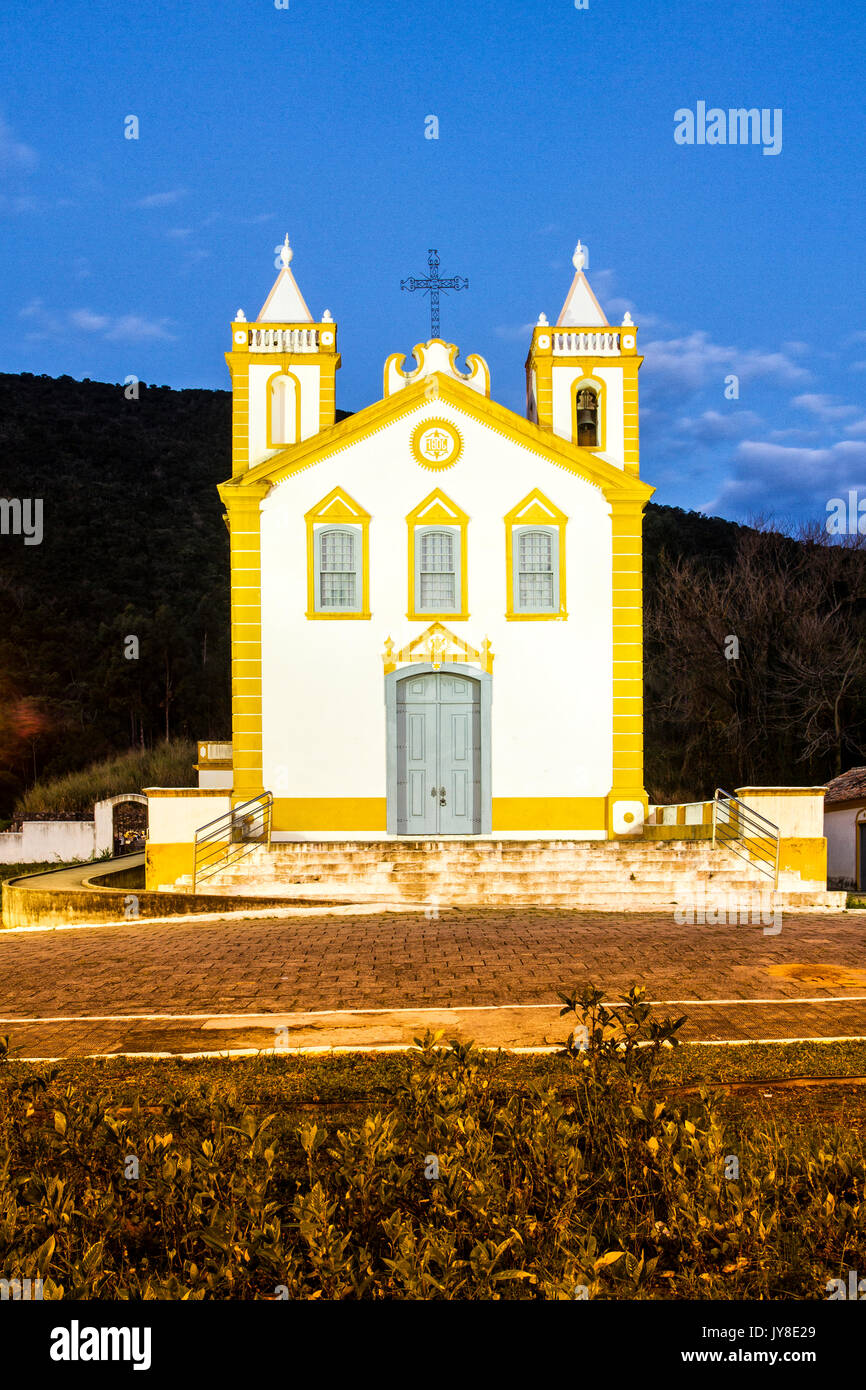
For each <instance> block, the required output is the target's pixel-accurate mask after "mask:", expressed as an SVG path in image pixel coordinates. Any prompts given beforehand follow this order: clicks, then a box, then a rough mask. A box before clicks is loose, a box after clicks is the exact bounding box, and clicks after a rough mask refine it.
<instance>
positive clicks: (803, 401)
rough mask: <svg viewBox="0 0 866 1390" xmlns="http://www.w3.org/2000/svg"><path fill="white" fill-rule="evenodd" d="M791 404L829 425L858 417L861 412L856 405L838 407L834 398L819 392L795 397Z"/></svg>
mask: <svg viewBox="0 0 866 1390" xmlns="http://www.w3.org/2000/svg"><path fill="white" fill-rule="evenodd" d="M791 404H792V405H796V406H799V407H800V408H801V409H802V410H808V411H809V413H810V414H811V415H817V417H818V419H819V420H821V421H823V422H824V424H828V425H829V424H835V423H836V422H837V421H839V420H844V419H845V417H846V415H857V414H859V410H860V407H859V406H856V405H837V404H836V403H835V398H834V397H833V396H825V395H823V394H821V392H817V391H816V392H807V393H806V394H805V395H803V396H795V397H794V399H793V401H792V402H791Z"/></svg>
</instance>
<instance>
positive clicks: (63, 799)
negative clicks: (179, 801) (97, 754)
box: [15, 740, 197, 818]
mask: <svg viewBox="0 0 866 1390" xmlns="http://www.w3.org/2000/svg"><path fill="white" fill-rule="evenodd" d="M196 753H197V748H196V744H195V743H193V742H191V741H190V740H175V741H174V742H172V743H160V744H158V745H157V746H156V747H155V748H133V749H130V751H129V752H128V753H119V754H117V755H116V756H115V757H112V758H105V759H104V760H103V761H102V762H98V763H91V765H90V767H85V768H82V770H81V771H80V772H68V773H66V775H65V776H63V777H57V778H54V779H53V780H52V781H50V782H37V783H36V785H35V786H33V787H31V788H30V789H29V790H28V791H26V792H25V793H24V795H23V796H22V797H20V798H19V800H18V802H17V804H16V807H15V815H16V816H17V817H22V816H24V817H26V816H38V815H50V814H54V815H60V816H73V815H79V816H82V817H85V818H90V817H92V816H93V803H94V802H95V801H104V800H105V799H106V798H107V797H110V796H120V795H121V793H122V792H140V791H141V789H142V788H143V787H193V786H195V785H196V772H195V760H196Z"/></svg>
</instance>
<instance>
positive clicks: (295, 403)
mask: <svg viewBox="0 0 866 1390" xmlns="http://www.w3.org/2000/svg"><path fill="white" fill-rule="evenodd" d="M300 404H301V401H300V387H299V384H298V379H297V377H294V376H292V375H291V374H290V373H282V374H281V375H280V376H276V377H274V378H273V379H272V380H271V386H270V401H269V403H268V411H269V414H268V424H269V429H268V435H269V438H268V446H269V448H277V447H278V446H279V445H284V444H297V442H298V440H299V438H300Z"/></svg>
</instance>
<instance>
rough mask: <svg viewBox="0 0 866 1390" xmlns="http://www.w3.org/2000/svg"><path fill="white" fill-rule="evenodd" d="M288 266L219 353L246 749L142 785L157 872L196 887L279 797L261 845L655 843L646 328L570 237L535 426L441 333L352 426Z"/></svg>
mask: <svg viewBox="0 0 866 1390" xmlns="http://www.w3.org/2000/svg"><path fill="white" fill-rule="evenodd" d="M431 254H433V253H431ZM291 261H292V251H291V249H290V247H289V239H288V237H287V238H286V241H285V244H284V246H283V247H282V248H281V251H280V263H281V264H280V270H279V274H278V275H277V278H276V281H275V283H274V284H273V286H272V288H271V290H270V292H269V294H268V295H267V297H266V298H265V301H264V304H263V305H262V308H261V310H260V312H259V313H258V314H257V315H256V317H255V319H254V320H247V318H246V317H245V315H244V313H243V312H242V310H238V312H237V315H236V316H235V319H234V322H233V323H232V325H231V349H230V351H229V352H227V353H226V360H227V363H228V367H229V372H230V374H231V382H232V397H233V412H232V476H231V478H230V479H228V480H227V481H226V482H225V483H223V484H222V486H221V487H220V489H219V493H220V497H221V499H222V502H223V504H224V508H225V521H226V524H227V526H228V530H229V535H230V538H231V625H232V628H231V647H232V737H231V746H230V747H229V746H228V745H219V746H216V747H217V752H218V754H219V755H220V756H219V758H218V759H217V760H216V761H214V760H213V758H211V759H207V758H205V756H204V755H205V752H206V746H205V745H201V746H200V754H201V757H202V758H203V759H204V761H200V763H199V787H198V788H191V789H188V790H185V791H179V792H172V790H171V789H158V788H156V789H148V798H149V800H150V806H151V811H150V815H151V837H150V841H149V845H148V876H147V881H148V886H150V887H160V886H161V887H165V886H171V885H173V884H175V883H176V884H178V885H182V884H184V883H186V884H187V885H189V883H190V882H192V884H193V886H194V885H195V868H194V866H193V862H192V860H193V856H194V855H196V857H197V856H198V851H196V850H195V849H194V844H193V842H194V841H195V839H196V831H197V830H198V831H199V836H198V838H199V839H201V838H202V833H203V832H202V830H201V827H205V826H206V825H207V824H209V823H210V822H212V821H213V822H214V823H216V821H217V820H218V818H219V816H220V815H224V814H225V813H227V812H228V811H229V809H230V808H239V807H242V806H243V805H244V804H245V803H248V802H250V801H252V800H253V799H254V798H257V797H263V796H264V797H265V798H266V800H267V802H268V809H269V827H268V830H269V842H270V843H274V842H277V843H278V842H280V841H291V842H298V841H310V842H323V841H329V842H333V841H354V842H358V841H370V840H378V841H387V840H388V839H389V838H394V837H422V838H423V839H424V840H436V839H442V840H447V839H448V838H449V837H451V838H453V837H456V838H459V839H465V838H467V837H473V838H475V839H478V840H483V839H484V838H485V837H486V838H487V839H496V840H500V841H501V840H508V841H511V840H521V839H522V840H536V841H538V840H548V841H553V840H556V841H560V840H568V841H569V842H571V841H577V840H585V841H591V840H611V839H617V838H630V837H635V836H638V837H639V836H640V835H641V834H642V831H643V828H644V824H645V821H646V815H647V796H646V792H645V790H644V783H643V715H642V700H643V681H642V591H641V571H642V558H641V525H642V513H643V508H644V506H645V505H646V502H647V500H648V498H649V497H650V496H651V495H652V491H653V489H652V488H651V487H649V486H648V484H646V483H645V482H643V481H641V478H640V472H639V438H638V370H639V368H640V365H641V361H642V358H641V357H640V356H639V354H638V350H637V328H636V326H635V325H634V324H633V323H632V321H631V318H630V316H629V315H628V314H626V315H625V318H624V321H623V322H622V323H621V324H615V325H612V324H610V323H608V321H607V318H606V316H605V313H604V311H603V309H602V308H601V306H600V304H599V302H598V300H597V299H596V297H595V295H594V293H593V291H592V289H591V287H590V284H589V282H588V280H587V277H586V273H585V269H584V262H585V252H584V250H583V248H582V247H581V246H580V244H579V243H578V247H577V250H576V252H575V255H574V258H573V261H574V277H573V280H572V282H571V285H570V287H565V286H564V287H563V288H564V289H566V288H567V293H566V294H565V300H564V303H563V306H562V309H561V311H560V313H559V316H558V318H557V319H556V321H555V322H554V323H553V324H551V323H549V322H548V319H547V317H546V315H545V314H543V313H542V314H539V316H538V322H537V324H536V325H535V327H534V328H533V329H532V331H531V338H530V340H529V342H528V351H527V356H526V413H525V415H518V414H516V413H515V412H514V411H512V410H509V409H507V408H506V407H505V406H502V405H500V404H498V403H497V402H496V401H495V400H494V399H493V398H492V396H491V381H490V372H489V370H488V366H487V363H486V362H485V360H484V358H483V357H481V356H479V355H477V354H475V353H470V355H468V356H467V357H466V358H465V359H464V360H463V362H462V364H461V360H460V349H459V348H458V347H457V346H456V345H454V344H452V343H447V342H444V341H443V340H442V339H440V338H432V339H430V340H429V341H427V342H424V343H419V344H418V345H417V346H416V347H415V348H414V349H413V352H412V357H411V359H409V360H408V361H407V359H406V357H405V355H404V354H403V353H400V352H394V353H392V354H391V356H389V357H388V359H387V361H385V362H384V364H383V377H382V396H381V399H380V400H376V401H374V402H373V403H372V404H370V405H368V406H367V407H366V408H364V409H362V410H359V411H357V412H356V413H354V414H351V415H344V414H343V412H338V411H337V410H336V392H335V381H336V374H337V369H338V368H339V366H340V354H339V351H338V328H337V323H336V322H335V321H334V319H333V318H332V316H331V314H330V312H329V311H328V310H327V309H325V310H324V311H323V312H322V313H321V315H320V316H319V317H318V318H315V319H314V317H313V315H312V313H311V312H310V309H309V308H308V306H307V303H306V300H305V299H304V296H303V294H302V293H301V290H300V288H299V286H298V283H297V281H296V279H295V276H294V275H293V273H292V268H291ZM437 264H438V262H437ZM472 346H474V345H472ZM338 415H339V416H340V418H338ZM210 747H211V749H213V747H214V746H210ZM232 825H233V826H234V821H232ZM208 834H210V832H205V833H204V837H205V839H207V836H208ZM214 835H215V836H216V832H214ZM190 872H192V874H193V878H192V880H190V877H189V875H190Z"/></svg>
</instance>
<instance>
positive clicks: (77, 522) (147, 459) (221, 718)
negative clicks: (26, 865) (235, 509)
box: [0, 375, 231, 814]
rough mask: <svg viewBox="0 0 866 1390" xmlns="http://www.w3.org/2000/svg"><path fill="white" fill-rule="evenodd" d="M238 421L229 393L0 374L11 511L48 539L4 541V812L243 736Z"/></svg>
mask: <svg viewBox="0 0 866 1390" xmlns="http://www.w3.org/2000/svg"><path fill="white" fill-rule="evenodd" d="M230 420H231V398H230V395H229V393H228V392H225V391H172V390H170V389H169V388H168V387H146V386H141V387H140V395H139V399H138V400H127V399H125V396H124V388H123V387H122V386H112V385H106V384H104V383H101V382H95V381H83V382H79V381H74V380H73V379H72V378H71V377H60V378H59V379H57V380H55V379H53V378H51V377H46V376H31V375H21V376H10V375H0V497H6V498H21V499H26V498H42V499H43V528H44V533H43V540H42V543H41V544H39V545H25V544H24V539H23V538H22V537H21V536H12V535H5V536H0V776H2V774H3V773H5V778H4V780H5V782H6V787H7V797H6V798H4V797H3V795H2V789H0V814H2V813H3V801H4V800H7V801H8V792H9V791H11V790H18V789H19V788H20V785H21V781H22V779H23V780H26V781H29V780H31V779H32V777H33V774H34V770H35V771H36V772H38V773H39V774H40V775H41V774H42V773H45V772H61V771H66V770H67V769H71V768H74V767H77V766H80V765H83V764H84V763H86V762H89V761H90V760H91V759H93V758H95V757H98V756H101V755H102V754H104V753H106V752H108V751H110V750H111V749H115V748H122V747H124V746H129V744H130V743H138V742H140V741H141V740H144V741H145V742H146V743H152V742H153V741H154V740H155V739H158V738H159V737H160V736H163V737H164V735H165V731H166V728H168V729H169V731H170V732H171V733H172V734H190V735H191V736H192V737H205V736H207V735H208V734H213V735H217V734H219V735H224V734H225V732H226V730H227V729H228V728H229V727H230V719H229V709H230V703H229V699H230V696H229V678H228V537H227V532H226V529H225V525H224V523H223V521H222V506H221V503H220V500H219V497H218V495H217V491H216V486H217V484H218V483H220V482H222V481H224V480H225V478H227V477H228V476H229V475H230V473H231V462H230V452H229V448H230V438H231V435H230ZM130 635H134V636H136V637H138V639H139V652H140V655H139V658H138V660H127V659H126V658H125V656H124V639H125V638H126V637H127V636H130ZM13 779H14V780H13Z"/></svg>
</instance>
